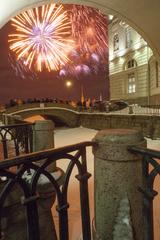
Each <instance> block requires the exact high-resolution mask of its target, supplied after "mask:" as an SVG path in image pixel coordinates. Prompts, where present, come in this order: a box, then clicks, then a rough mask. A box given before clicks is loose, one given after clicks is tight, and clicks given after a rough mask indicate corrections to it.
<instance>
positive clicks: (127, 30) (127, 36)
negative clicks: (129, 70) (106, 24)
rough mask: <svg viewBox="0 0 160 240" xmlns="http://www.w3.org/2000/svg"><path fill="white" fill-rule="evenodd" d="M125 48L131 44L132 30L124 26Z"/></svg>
mask: <svg viewBox="0 0 160 240" xmlns="http://www.w3.org/2000/svg"><path fill="white" fill-rule="evenodd" d="M125 31H126V48H130V47H131V46H132V43H133V42H132V31H131V28H130V27H128V28H126V30H125Z"/></svg>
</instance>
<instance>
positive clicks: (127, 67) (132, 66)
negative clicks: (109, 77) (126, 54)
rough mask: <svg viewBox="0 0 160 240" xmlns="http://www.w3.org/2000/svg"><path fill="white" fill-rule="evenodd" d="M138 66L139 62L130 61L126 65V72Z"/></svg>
mask: <svg viewBox="0 0 160 240" xmlns="http://www.w3.org/2000/svg"><path fill="white" fill-rule="evenodd" d="M136 66H137V62H136V61H135V60H134V59H131V60H129V61H128V62H127V63H126V65H125V70H127V69H129V68H134V67H136Z"/></svg>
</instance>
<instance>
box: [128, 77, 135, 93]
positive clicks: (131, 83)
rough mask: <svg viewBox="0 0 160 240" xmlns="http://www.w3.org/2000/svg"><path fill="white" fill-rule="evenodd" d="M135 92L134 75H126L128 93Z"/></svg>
mask: <svg viewBox="0 0 160 240" xmlns="http://www.w3.org/2000/svg"><path fill="white" fill-rule="evenodd" d="M135 92H136V78H135V74H134V73H130V74H128V93H129V94H130V93H135Z"/></svg>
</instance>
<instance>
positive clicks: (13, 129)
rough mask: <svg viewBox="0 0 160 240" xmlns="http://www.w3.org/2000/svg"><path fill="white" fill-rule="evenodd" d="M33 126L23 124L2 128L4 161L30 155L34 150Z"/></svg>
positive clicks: (0, 131)
mask: <svg viewBox="0 0 160 240" xmlns="http://www.w3.org/2000/svg"><path fill="white" fill-rule="evenodd" d="M32 127H33V124H31V123H23V124H15V125H5V126H0V142H1V144H2V152H3V156H1V158H2V159H6V158H9V157H13V156H18V155H20V153H29V152H32V149H33V140H32V139H33V128H32Z"/></svg>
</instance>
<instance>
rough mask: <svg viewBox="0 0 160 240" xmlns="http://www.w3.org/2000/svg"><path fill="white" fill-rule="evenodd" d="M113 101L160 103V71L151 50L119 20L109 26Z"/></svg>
mask: <svg viewBox="0 0 160 240" xmlns="http://www.w3.org/2000/svg"><path fill="white" fill-rule="evenodd" d="M108 31H109V76H110V99H111V100H120V99H121V100H125V101H128V102H129V103H131V104H132V103H134V104H140V105H146V104H159V103H160V67H159V63H158V62H157V61H156V58H155V57H154V56H153V52H152V50H151V48H150V47H149V46H148V45H147V43H146V42H145V41H144V39H143V38H142V37H141V36H140V35H139V34H138V33H137V32H136V31H135V30H134V29H133V28H132V27H130V26H129V25H127V24H126V23H125V22H123V21H122V20H119V19H117V18H116V19H113V20H112V21H111V23H110V24H109V28H108Z"/></svg>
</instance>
